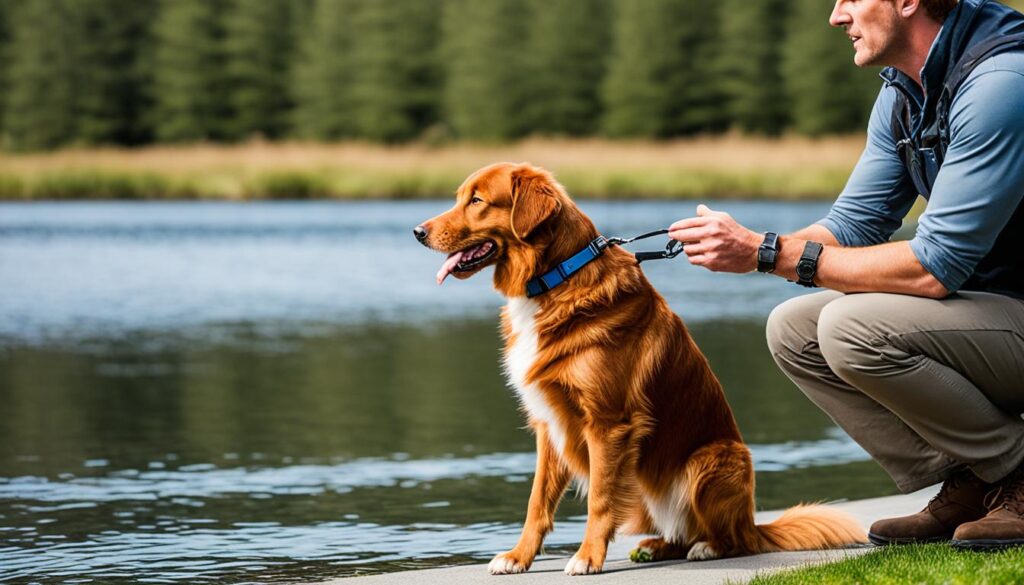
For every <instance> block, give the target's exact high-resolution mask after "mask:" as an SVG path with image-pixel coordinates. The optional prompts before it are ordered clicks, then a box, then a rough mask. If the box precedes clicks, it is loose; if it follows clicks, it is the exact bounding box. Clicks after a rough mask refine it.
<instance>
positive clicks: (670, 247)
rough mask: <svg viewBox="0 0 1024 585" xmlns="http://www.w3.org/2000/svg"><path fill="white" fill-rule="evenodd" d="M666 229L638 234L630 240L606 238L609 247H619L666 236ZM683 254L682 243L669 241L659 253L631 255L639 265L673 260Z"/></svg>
mask: <svg viewBox="0 0 1024 585" xmlns="http://www.w3.org/2000/svg"><path fill="white" fill-rule="evenodd" d="M667 233H668V229H662V230H654V231H653V232H647V233H646V234H640V235H639V236H633V237H632V238H608V243H609V244H610V245H616V246H621V245H623V244H628V243H630V242H633V241H635V240H642V239H644V238H653V237H654V236H660V235H663V234H667ZM682 252H683V243H682V242H680V241H678V240H669V241H668V243H667V244H665V249H664V250H661V251H660V252H636V253H635V254H633V255H634V256H636V261H637V263H638V264H639V263H640V262H643V261H645V260H664V259H668V258H675V257H676V256H678V255H679V254H681V253H682Z"/></svg>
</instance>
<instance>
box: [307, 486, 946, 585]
mask: <svg viewBox="0 0 1024 585" xmlns="http://www.w3.org/2000/svg"><path fill="white" fill-rule="evenodd" d="M937 491H938V486H933V487H930V488H925V489H923V490H920V491H917V492H914V493H912V494H904V495H896V496H886V497H881V498H870V499H866V500H854V501H848V502H840V503H834V504H829V505H830V506H833V507H835V508H837V509H840V510H844V511H846V512H848V513H850V514H852V515H853V516H854V517H855V518H856V519H857V520H858V521H860V523H861V524H862V525H863V526H864V528H865V530H866V529H867V528H868V527H869V526H870V525H871V523H872V522H874V521H875V520H877V519H879V518H884V517H888V516H900V515H904V514H910V513H913V512H914V511H916V510H919V509H921V508H923V507H924V506H925V505H926V504H927V502H928V500H929V499H931V498H932V496H934V495H935V493H936V492H937ZM781 513H782V510H772V511H764V512H758V513H757V517H756V521H757V523H758V524H762V523H765V522H771V521H772V520H774V519H775V518H777V517H778V516H779V515H780V514H781ZM643 538H644V537H643V536H629V537H624V538H619V539H617V540H616V541H614V542H612V543H611V544H610V545H609V547H608V559H607V561H606V562H605V567H604V572H603V573H599V574H595V575H587V576H586V577H585V579H586V581H587V583H591V582H594V583H618V584H633V583H637V584H640V583H642V584H644V585H675V584H677V583H681V582H685V583H690V584H694V585H725V584H736V585H738V584H739V583H746V582H747V581H749V580H751V579H753V578H754V577H756V576H759V575H764V574H767V573H772V572H776V571H779V570H784V569H793V568H798V567H806V566H811V565H817V564H823V563H829V562H834V561H838V560H842V559H845V558H849V557H851V556H856V555H862V554H865V553H868V552H870V551H872V550H877V549H876V547H874V546H871V545H866V546H858V547H852V548H845V549H832V550H824V551H797V552H781V553H766V554H760V555H753V556H748V557H737V558H730V559H719V560H712V561H700V562H689V561H683V560H677V561H663V562H658V563H649V564H648V563H645V564H636V563H632V562H630V561H629V551H630V550H631V549H632V548H633V547H634V546H635V545H636V543H637V542H638V541H640V540H642V539H643ZM567 560H568V557H564V556H562V557H556V556H547V555H541V556H538V559H537V561H535V562H534V565H533V567H531V568H530V570H529V571H528V572H526V573H522V574H519V575H502V576H497V577H496V576H492V575H490V574H488V572H487V563H480V564H473V565H460V566H455V567H443V568H437V569H420V570H415V571H400V572H396V573H385V574H381V575H369V576H364V577H343V578H338V579H331V580H329V581H323V582H318V583H314V582H310V583H307V584H306V585H343V584H344V583H359V584H362V585H405V584H407V583H445V584H446V585H466V584H476V583H480V584H491V585H493V584H494V583H496V581H495V580H496V579H499V580H502V582H504V581H510V582H515V583H523V584H534V583H552V584H554V583H564V582H565V580H566V579H570V578H569V577H566V576H565V574H563V572H562V569H563V567H564V566H565V563H566V562H567ZM577 578H581V577H577Z"/></svg>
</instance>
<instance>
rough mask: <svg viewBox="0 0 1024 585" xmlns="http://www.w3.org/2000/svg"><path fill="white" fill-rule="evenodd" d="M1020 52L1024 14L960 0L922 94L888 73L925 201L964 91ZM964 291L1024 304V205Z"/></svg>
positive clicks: (900, 145)
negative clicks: (996, 59) (998, 58)
mask: <svg viewBox="0 0 1024 585" xmlns="http://www.w3.org/2000/svg"><path fill="white" fill-rule="evenodd" d="M1020 49H1024V15H1021V14H1020V13H1018V12H1016V11H1014V10H1012V9H1010V8H1008V7H1006V6H1003V5H1002V4H998V3H996V2H991V1H990V0H960V2H959V3H958V4H957V7H956V8H955V9H954V10H953V11H952V12H951V13H950V14H949V16H948V17H947V18H946V21H945V23H944V24H943V30H942V32H941V33H940V34H939V38H938V39H937V40H936V43H935V46H933V47H932V50H931V54H930V55H929V56H928V62H927V63H926V64H925V67H924V70H923V71H922V82H923V83H924V87H925V93H924V94H922V91H921V88H920V87H918V86H917V84H916V83H914V82H913V81H912V80H911V79H909V78H908V77H907V76H906V75H905V74H903V73H901V72H899V71H897V70H896V69H894V68H892V67H887V68H886V69H884V70H883V71H882V74H881V75H882V79H883V80H885V82H886V85H888V86H891V87H894V88H895V89H896V90H897V93H896V95H897V97H896V102H895V104H894V107H893V111H892V123H891V124H892V131H893V139H894V140H895V143H896V151H897V152H898V153H899V155H900V158H901V159H902V160H903V164H904V165H905V166H906V168H907V174H908V176H909V179H910V180H911V181H912V182H913V184H914V187H915V188H916V189H917V191H918V193H920V194H921V195H922V196H923V197H924V198H925V199H928V198H929V197H930V196H931V190H932V186H933V185H934V182H935V177H936V176H937V175H938V172H939V169H940V168H941V167H942V162H943V160H944V159H945V154H946V149H947V147H948V146H949V141H950V137H949V109H950V105H951V104H952V103H953V99H954V98H955V97H956V93H957V91H959V89H960V86H961V85H962V84H963V82H964V80H965V79H966V78H967V77H968V76H969V75H970V74H971V72H972V71H974V68H975V67H977V66H978V64H980V63H982V62H983V61H984V60H985V59H987V58H989V57H992V56H993V55H996V54H999V53H1003V52H1006V51H1013V50H1020ZM1022 115H1024V112H1022ZM961 290H977V291H987V292H994V293H1001V294H1006V295H1010V296H1013V297H1017V298H1022V299H1024V205H1019V206H1018V207H1017V209H1016V210H1014V212H1013V215H1012V217H1011V218H1010V221H1009V223H1007V225H1006V227H1005V228H1003V231H1002V232H1000V233H999V236H998V237H997V238H996V241H995V243H994V244H993V245H992V249H991V250H990V251H989V253H988V254H987V255H986V256H985V257H984V258H983V259H982V260H981V261H980V262H979V263H978V265H977V266H976V267H975V269H974V273H973V274H972V275H971V276H970V277H969V278H968V279H967V281H966V282H965V283H964V284H963V285H962V286H961Z"/></svg>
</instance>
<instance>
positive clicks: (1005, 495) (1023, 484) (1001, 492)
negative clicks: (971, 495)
mask: <svg viewBox="0 0 1024 585" xmlns="http://www.w3.org/2000/svg"><path fill="white" fill-rule="evenodd" d="M987 498H988V496H987V495H986V499H987ZM993 500H994V502H993V503H995V502H996V501H998V502H999V505H1000V507H1002V508H1003V509H1004V510H1009V511H1010V512H1013V513H1014V514H1016V515H1018V516H1024V468H1022V469H1018V470H1016V471H1014V472H1013V473H1012V474H1010V476H1009V477H1007V478H1006V479H1004V480H1003V481H1001V482H1000V486H999V488H998V493H997V494H996V496H995V497H994V498H993Z"/></svg>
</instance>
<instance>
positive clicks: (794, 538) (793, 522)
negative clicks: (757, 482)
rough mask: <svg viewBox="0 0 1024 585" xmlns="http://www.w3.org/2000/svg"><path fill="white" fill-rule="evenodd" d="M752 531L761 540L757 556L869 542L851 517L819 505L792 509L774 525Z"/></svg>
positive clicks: (763, 525)
mask: <svg viewBox="0 0 1024 585" xmlns="http://www.w3.org/2000/svg"><path fill="white" fill-rule="evenodd" d="M755 528H756V529H757V532H758V535H759V536H760V548H761V550H760V552H777V551H784V550H817V549H826V548H836V547H841V546H847V545H851V544H863V543H866V542H867V541H868V539H867V534H865V533H864V529H863V528H861V525H860V523H859V522H857V520H856V519H855V518H854V517H853V516H851V515H849V514H847V513H846V512H843V511H841V510H836V509H835V508H830V507H828V506H822V505H820V504H810V505H799V506H794V507H792V508H790V509H788V510H786V511H785V512H783V513H782V516H779V518H778V519H776V520H775V521H774V522H771V523H769V524H759V525H757V526H756V527H755Z"/></svg>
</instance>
